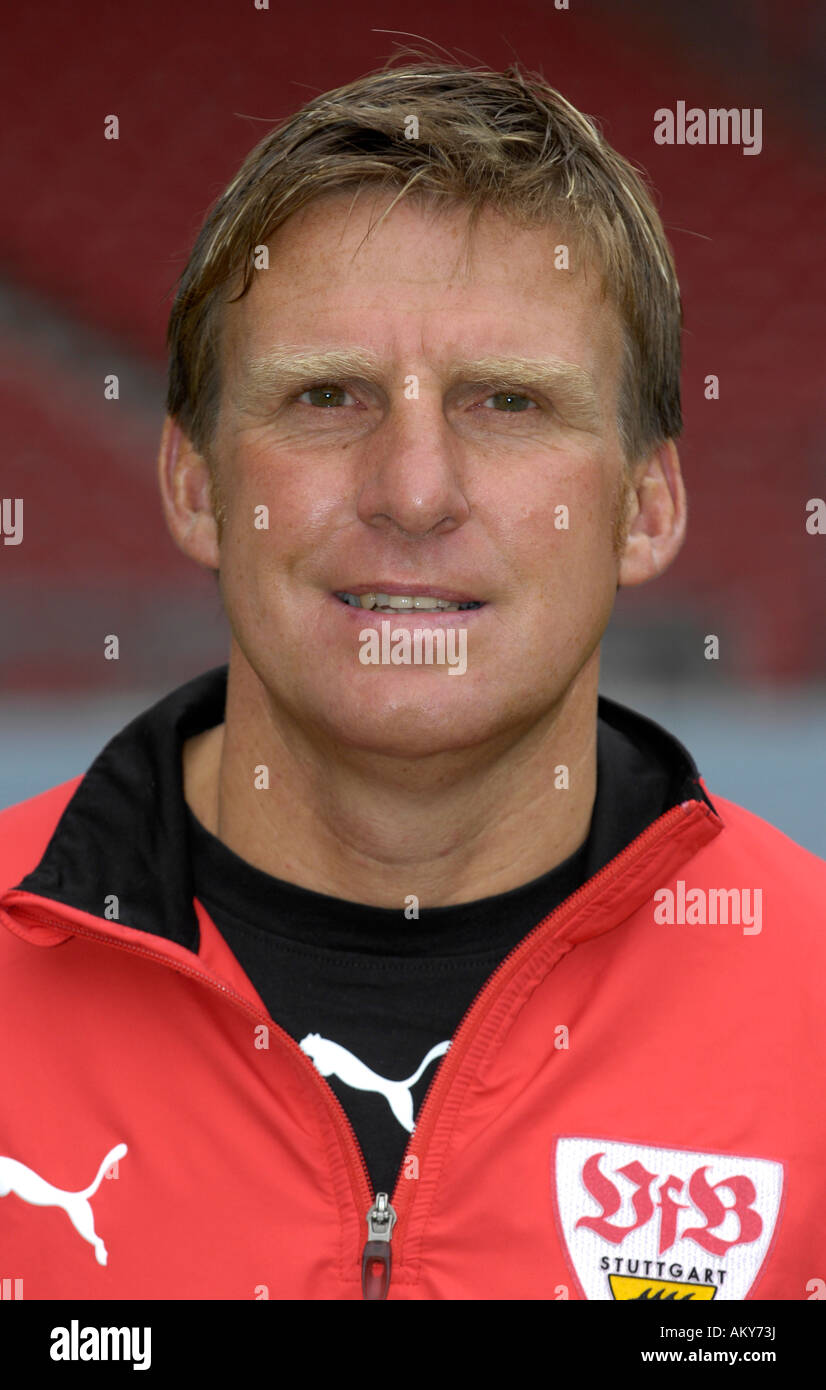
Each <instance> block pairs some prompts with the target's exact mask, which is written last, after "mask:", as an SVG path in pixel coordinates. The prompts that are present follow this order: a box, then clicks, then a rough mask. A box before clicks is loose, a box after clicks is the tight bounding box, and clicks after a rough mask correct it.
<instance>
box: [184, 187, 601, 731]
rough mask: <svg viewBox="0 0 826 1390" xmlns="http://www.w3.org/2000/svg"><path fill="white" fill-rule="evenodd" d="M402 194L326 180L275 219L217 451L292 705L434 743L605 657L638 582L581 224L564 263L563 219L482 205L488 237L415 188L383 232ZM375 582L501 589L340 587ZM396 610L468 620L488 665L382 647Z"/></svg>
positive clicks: (259, 664) (502, 727)
mask: <svg viewBox="0 0 826 1390" xmlns="http://www.w3.org/2000/svg"><path fill="white" fill-rule="evenodd" d="M387 201H388V200H387V199H385V200H384V201H383V202H378V203H377V202H376V201H375V200H374V199H373V198H369V199H368V198H365V197H364V196H361V197H360V198H359V199H357V200H356V202H355V204H354V203H353V199H352V197H351V196H350V195H349V194H348V195H347V196H341V197H335V198H327V199H324V200H322V201H318V202H316V203H313V204H311V205H309V206H308V207H307V208H306V209H304V210H303V211H302V212H301V213H299V214H297V215H295V216H294V217H293V218H291V219H290V220H289V221H288V222H287V223H286V224H285V225H284V226H283V227H282V228H281V229H280V231H279V232H278V233H277V234H276V236H274V237H273V239H272V240H271V242H270V243H269V247H270V268H269V269H267V270H258V271H256V273H255V279H254V283H253V286H252V289H251V290H250V292H249V294H248V295H247V296H246V297H245V298H244V299H242V300H240V301H238V302H237V303H235V304H233V305H231V306H229V307H228V309H227V310H226V311H225V318H224V330H223V338H222V362H221V371H222V378H221V379H222V392H221V399H220V410H219V419H218V426H217V429H216V433H215V437H214V439H213V442H212V447H211V449H210V456H211V458H212V460H213V463H214V466H215V469H216V475H217V483H218V487H219V491H220V495H221V498H222V501H223V507H224V512H225V516H224V525H223V533H222V539H221V566H220V575H221V589H222V595H223V599H224V603H225V606H226V609H227V613H228V616H229V619H230V623H231V626H232V629H233V632H234V636H235V640H236V642H237V644H238V646H239V647H240V649H241V652H242V653H243V656H244V658H245V659H246V661H247V663H248V664H249V666H250V667H251V668H252V670H253V671H254V672H255V673H256V675H257V676H258V677H259V678H260V680H261V681H262V682H263V685H264V686H265V688H266V690H267V692H268V693H269V695H270V698H271V700H272V701H274V704H275V707H276V708H277V709H280V710H281V711H283V712H284V713H286V714H287V715H288V716H289V717H290V718H292V719H295V720H297V721H298V722H299V723H300V724H301V725H302V726H303V727H304V728H306V729H309V730H315V731H316V733H317V732H318V731H319V730H323V731H324V733H325V734H326V735H328V736H330V737H332V738H334V739H335V740H336V741H337V742H338V743H339V744H343V745H349V746H351V747H353V748H357V749H362V750H372V751H374V752H381V753H387V754H389V755H394V756H411V757H414V756H421V755H425V754H428V753H435V752H442V751H445V750H449V749H456V750H458V749H461V748H468V747H470V746H472V745H477V744H480V743H482V742H485V741H487V740H490V739H492V738H501V739H503V740H504V741H505V742H508V741H510V739H512V738H513V737H514V736H515V735H518V734H520V733H522V732H524V731H525V730H526V729H527V728H528V727H530V726H531V725H532V724H534V723H535V722H536V721H537V720H538V719H540V718H541V717H542V716H543V715H544V714H546V713H547V712H548V711H550V710H552V709H553V708H554V707H555V706H556V705H557V703H558V702H559V701H560V699H561V697H562V696H563V695H564V694H565V692H566V691H567V689H568V687H569V686H570V684H571V682H572V681H573V680H574V678H575V677H576V676H577V674H578V673H579V672H580V670H581V669H582V668H583V666H584V665H585V664H586V662H588V661H589V660H591V661H596V654H595V649H596V648H597V645H598V643H599V641H600V638H601V636H602V634H603V631H604V629H605V626H606V624H607V622H608V619H609V616H610V613H611V609H612V606H613V600H614V596H615V592H616V586H617V573H618V557H617V555H616V553H615V547H614V545H613V543H612V542H613V536H614V528H615V523H616V519H617V508H618V503H619V499H620V485H621V481H622V478H623V471H624V464H623V459H622V454H621V449H620V443H619V438H618V434H617V425H616V413H617V393H618V384H619V365H620V341H621V339H620V328H619V321H618V317H617V315H616V312H615V310H614V309H613V307H612V306H611V305H610V304H609V303H608V302H607V301H604V300H602V299H601V297H600V292H599V277H598V276H597V275H596V274H595V273H594V272H593V271H590V272H589V273H588V275H587V278H586V275H585V270H584V267H583V266H582V264H580V263H579V261H578V256H577V251H576V247H575V246H574V245H571V247H570V265H571V269H570V270H565V269H557V268H556V266H555V264H554V260H555V246H556V245H557V244H558V243H563V242H567V241H568V238H566V236H565V234H564V233H563V232H561V231H556V230H555V229H553V228H550V229H549V228H542V229H530V230H525V229H521V228H518V227H516V226H515V225H514V224H512V223H511V222H510V221H508V220H505V219H503V218H502V217H500V216H499V215H497V214H495V213H493V212H485V213H484V214H483V215H482V217H481V218H480V220H479V223H478V224H477V227H476V229H475V231H474V232H473V233H472V235H471V236H470V239H469V240H468V237H467V214H466V213H465V212H464V211H463V210H461V209H454V210H451V211H449V212H446V211H444V210H442V211H439V212H438V213H437V212H435V211H433V210H431V209H427V208H423V207H422V206H415V205H413V204H411V203H408V202H406V201H404V200H402V201H401V202H400V203H399V204H397V206H396V207H395V208H394V209H393V211H392V212H391V213H390V215H389V217H388V218H387V219H386V220H385V222H384V223H383V224H382V226H381V227H380V228H379V229H378V230H377V231H375V232H373V233H372V234H371V235H370V236H369V237H368V238H367V239H366V240H364V241H363V239H364V238H365V234H366V232H367V229H368V226H369V225H370V223H371V221H372V222H375V220H376V218H377V216H378V215H379V214H380V212H381V211H383V210H384V207H385V206H386V205H387ZM362 241H363V244H361V243H362ZM328 353H335V354H336V356H335V358H334V359H328V360H327V361H326V362H325V361H322V362H321V363H320V364H316V363H313V362H309V363H308V364H307V369H306V370H303V369H302V370H299V371H298V374H297V375H294V374H293V369H294V364H295V361H296V359H297V358H298V356H299V354H300V355H305V356H308V357H315V356H316V355H318V354H328ZM511 359H520V360H522V361H524V362H526V363H528V364H531V365H526V366H519V365H509V362H510V360H511ZM476 364H478V365H476ZM262 504H263V505H264V506H266V507H267V508H268V509H269V529H260V528H259V527H256V525H255V518H256V508H260V507H261V505H262ZM565 508H567V526H566V525H565V520H566V512H565V510H564V509H565ZM259 515H260V513H259ZM366 591H369V592H371V593H373V594H381V595H385V596H388V597H390V598H393V597H395V598H397V599H398V598H402V597H403V596H409V597H413V598H415V597H419V598H422V597H423V598H424V599H425V600H427V598H428V597H431V598H432V597H434V596H435V597H440V598H442V599H445V600H452V601H456V602H460V601H461V602H471V601H472V602H476V603H478V604H480V605H481V606H480V607H477V608H471V609H462V610H458V611H455V610H438V611H432V610H430V609H426V608H425V609H422V608H413V609H402V610H401V611H395V612H389V613H388V612H381V611H379V610H378V609H376V608H373V609H365V608H362V607H354V606H353V605H352V603H348V602H346V601H344V599H343V598H342V597H340V595H343V594H348V595H351V596H353V597H355V598H358V599H360V598H361V595H362V594H364V593H365V592H366ZM382 623H389V625H390V633H391V645H394V644H393V642H392V634H393V633H395V632H397V631H399V630H401V629H403V628H407V629H411V631H412V630H413V629H416V628H418V629H420V630H421V629H423V628H428V629H435V628H444V629H450V628H452V629H454V635H453V637H452V638H450V637H449V635H448V633H447V632H446V634H445V635H446V637H447V638H448V647H447V651H448V652H450V651H451V650H452V651H453V653H454V656H455V658H456V659H455V661H454V664H455V665H459V664H461V663H460V660H459V653H460V651H461V649H462V643H463V642H464V643H466V647H465V650H466V662H467V666H466V670H465V671H464V673H463V674H455V675H451V674H450V669H451V668H450V666H449V665H447V664H444V665H439V664H419V665H417V664H363V662H362V661H360V659H359V653H360V651H362V649H363V648H364V643H363V641H362V639H361V637H360V634H362V633H363V632H364V631H365V630H366V629H376V630H377V631H378V632H380V630H381V624H382ZM462 630H463V631H464V634H465V635H464V637H462V636H461V631H462ZM450 641H452V642H453V644H454V645H453V647H452V648H451V646H450V645H449V643H450ZM423 650H426V648H424V649H423ZM436 650H438V648H437V649H436ZM591 669H593V668H591Z"/></svg>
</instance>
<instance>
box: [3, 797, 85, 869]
mask: <svg viewBox="0 0 826 1390" xmlns="http://www.w3.org/2000/svg"><path fill="white" fill-rule="evenodd" d="M82 780H83V774H82V773H81V774H80V776H78V777H71V778H69V780H68V781H67V782H60V783H58V785H57V786H55V787H49V788H48V789H47V790H46V791H44V792H39V793H38V795H37V796H30V797H28V798H27V800H26V801H18V802H17V804H16V805H14V806H6V807H5V808H4V809H3V810H2V811H0V893H5V892H6V890H7V889H8V888H14V887H15V885H16V884H18V883H19V882H20V880H21V879H22V878H25V876H26V874H28V873H31V871H32V869H34V868H35V867H36V866H37V864H38V863H39V862H40V859H41V858H42V855H43V851H44V850H45V848H46V846H47V845H48V843H49V840H50V839H51V838H52V835H53V834H54V831H55V829H56V827H57V823H58V821H59V820H60V817H61V816H62V815H63V812H64V811H65V809H66V807H67V806H68V804H69V802H70V801H71V799H72V797H73V795H74V793H75V791H76V790H77V787H78V786H79V785H80V783H81V781H82Z"/></svg>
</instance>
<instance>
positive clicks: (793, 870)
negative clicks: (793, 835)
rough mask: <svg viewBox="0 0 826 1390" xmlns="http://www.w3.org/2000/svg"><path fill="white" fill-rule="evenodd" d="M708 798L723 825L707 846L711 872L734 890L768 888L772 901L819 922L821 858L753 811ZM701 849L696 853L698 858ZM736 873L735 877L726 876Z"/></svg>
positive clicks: (824, 867) (824, 873)
mask: <svg viewBox="0 0 826 1390" xmlns="http://www.w3.org/2000/svg"><path fill="white" fill-rule="evenodd" d="M711 799H712V801H713V803H714V806H715V807H716V809H717V811H718V812H719V815H720V818H721V820H722V822H723V827H724V828H723V833H722V834H721V835H720V836H719V837H718V838H717V840H716V841H714V842H713V843H712V844H711V845H710V846H707V851H708V850H711V856H710V858H709V861H708V864H709V868H710V867H711V859H712V858H713V859H714V860H715V861H717V862H715V864H714V872H715V874H717V875H719V874H720V873H721V872H723V871H725V872H726V873H727V874H728V875H729V877H730V878H731V884H730V885H727V886H735V885H736V884H737V883H740V881H741V880H742V883H741V886H754V887H762V888H765V889H769V890H771V893H772V896H773V897H775V899H776V901H780V902H784V903H785V904H786V906H787V907H789V908H791V907H792V906H794V909H795V912H796V913H800V912H801V911H807V912H811V913H812V914H813V916H814V918H815V920H817V921H821V920H822V912H823V899H824V896H826V860H824V859H821V858H819V857H818V855H816V854H812V852H811V851H810V850H808V849H804V848H803V846H802V845H799V844H797V842H796V841H795V840H791V839H790V838H789V836H788V835H785V834H784V833H783V831H782V830H778V829H777V827H776V826H774V825H770V824H769V822H768V821H765V820H763V819H762V818H761V817H760V816H757V815H755V814H754V812H753V811H747V810H746V808H745V807H744V806H738V805H737V804H736V802H734V801H727V800H726V799H725V798H724V797H721V796H717V795H715V794H714V793H713V792H712V793H711ZM705 852H706V851H700V853H701V854H703V853H705ZM732 875H737V878H734V877H731V876H732Z"/></svg>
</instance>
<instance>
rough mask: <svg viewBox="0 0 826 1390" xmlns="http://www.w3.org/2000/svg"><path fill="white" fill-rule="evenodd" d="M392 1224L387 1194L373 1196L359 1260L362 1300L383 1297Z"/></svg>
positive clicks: (387, 1285)
mask: <svg viewBox="0 0 826 1390" xmlns="http://www.w3.org/2000/svg"><path fill="white" fill-rule="evenodd" d="M395 1224H396V1213H395V1211H394V1210H393V1208H392V1207H391V1205H390V1201H389V1199H388V1196H387V1193H386V1192H378V1193H376V1200H375V1202H374V1204H373V1206H372V1207H371V1208H370V1210H369V1211H368V1213H367V1243H366V1245H365V1247H364V1253H363V1254H362V1257H361V1288H362V1292H363V1294H364V1297H365V1298H369V1299H375V1298H386V1297H387V1290H388V1289H389V1288H390V1271H391V1269H392V1261H393V1256H392V1254H391V1251H390V1237H391V1235H392V1234H393V1227H394V1226H395Z"/></svg>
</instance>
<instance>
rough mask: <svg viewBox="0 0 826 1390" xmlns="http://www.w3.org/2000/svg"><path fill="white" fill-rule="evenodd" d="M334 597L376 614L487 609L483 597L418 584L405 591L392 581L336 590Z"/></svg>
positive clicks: (455, 611)
mask: <svg viewBox="0 0 826 1390" xmlns="http://www.w3.org/2000/svg"><path fill="white" fill-rule="evenodd" d="M334 596H335V598H337V599H339V601H340V602H341V603H346V604H347V605H348V606H349V607H350V608H359V609H362V610H364V609H366V610H368V611H369V612H374V613H393V614H395V615H398V614H399V613H413V612H415V613H459V612H465V611H468V610H470V609H473V608H484V606H485V601H484V600H483V599H472V598H468V597H467V596H466V595H464V594H456V593H452V592H451V591H450V590H446V589H426V588H423V587H421V586H419V585H413V586H412V587H411V588H408V589H405V590H402V589H401V588H399V587H398V586H396V585H392V584H384V585H381V584H377V585H375V587H373V588H366V587H362V586H359V587H358V588H356V589H336V590H335V591H334Z"/></svg>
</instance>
